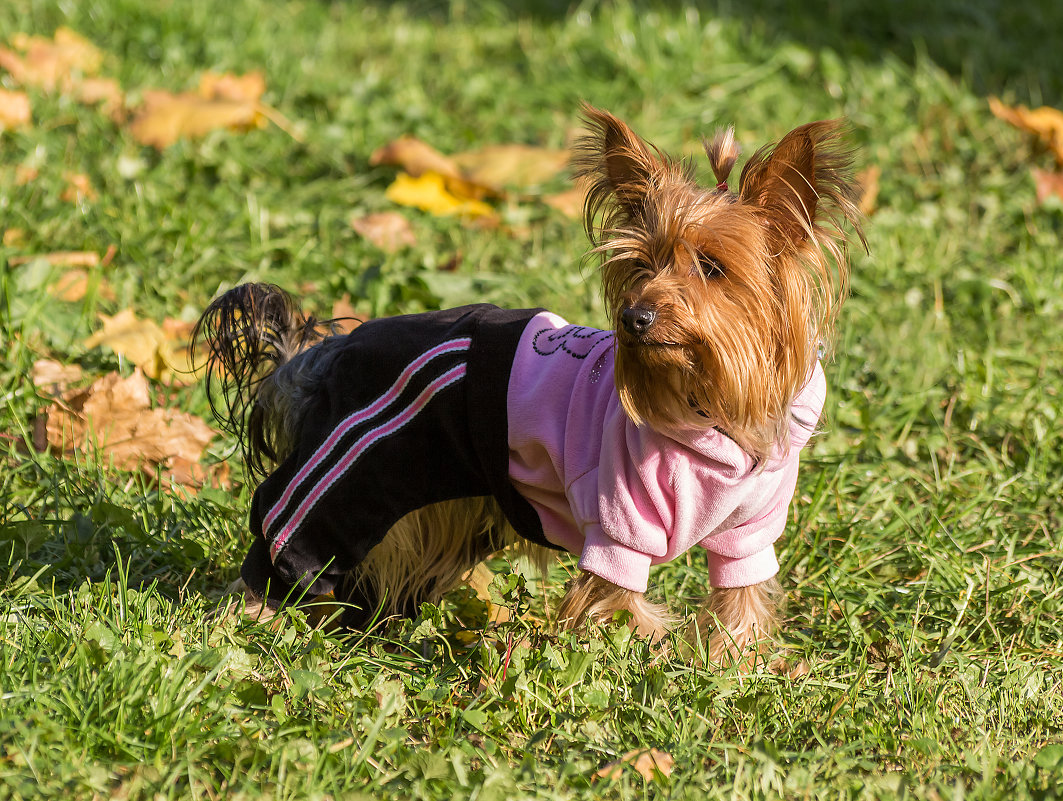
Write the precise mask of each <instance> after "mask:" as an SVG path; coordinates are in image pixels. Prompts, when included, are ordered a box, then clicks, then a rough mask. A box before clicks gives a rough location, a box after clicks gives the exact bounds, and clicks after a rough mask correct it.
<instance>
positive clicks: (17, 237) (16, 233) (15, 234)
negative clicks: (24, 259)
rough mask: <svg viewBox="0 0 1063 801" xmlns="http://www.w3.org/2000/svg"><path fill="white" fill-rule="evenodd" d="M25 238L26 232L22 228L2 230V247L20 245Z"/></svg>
mask: <svg viewBox="0 0 1063 801" xmlns="http://www.w3.org/2000/svg"><path fill="white" fill-rule="evenodd" d="M25 238H26V231H25V229H23V228H7V229H5V230H4V236H3V239H2V240H0V241H2V242H3V244H4V247H6V248H10V247H14V246H15V245H19V244H21V243H22V240H24V239H25Z"/></svg>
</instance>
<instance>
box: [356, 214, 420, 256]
mask: <svg viewBox="0 0 1063 801" xmlns="http://www.w3.org/2000/svg"><path fill="white" fill-rule="evenodd" d="M351 228H353V229H354V230H355V231H356V232H357V233H359V234H361V235H362V236H363V237H365V238H366V239H368V240H369V241H370V242H372V243H373V244H374V245H376V246H377V247H378V248H380V249H381V250H383V251H385V252H386V253H394V252H395V251H397V250H399V249H400V248H404V247H413V246H414V245H416V244H417V237H415V236H414V235H413V228H412V227H411V226H410V221H409V220H407V219H406V218H405V217H403V216H402V215H401V214H399V213H398V212H396V211H380V212H377V213H376V214H367V215H366V216H364V217H351Z"/></svg>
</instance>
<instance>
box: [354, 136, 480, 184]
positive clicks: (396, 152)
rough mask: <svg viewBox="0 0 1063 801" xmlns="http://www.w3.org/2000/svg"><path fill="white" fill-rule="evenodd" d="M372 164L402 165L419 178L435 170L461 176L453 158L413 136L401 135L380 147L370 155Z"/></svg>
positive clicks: (405, 169)
mask: <svg viewBox="0 0 1063 801" xmlns="http://www.w3.org/2000/svg"><path fill="white" fill-rule="evenodd" d="M369 164H370V166H373V167H376V166H377V165H380V164H388V165H390V166H393V167H401V168H402V170H403V172H406V173H408V174H409V175H412V176H413V177H414V178H417V177H419V176H421V175H423V174H424V173H426V172H434V173H437V174H438V175H442V176H445V177H447V178H460V177H461V172H460V171H459V170H458V165H457V164H455V163H454V161H453V159H450V158H447V157H446V156H444V155H443V154H442V153H440V152H439V151H438V150H436V149H435V148H434V147H432V146H431V145H429V144H427V143H426V142H422V141H421V140H420V139H417V138H415V137H413V136H401V137H399V138H398V139H396V140H395V141H394V142H389V143H388V144H386V145H384V146H383V147H379V148H377V149H376V150H374V151H373V153H372V155H370V156H369Z"/></svg>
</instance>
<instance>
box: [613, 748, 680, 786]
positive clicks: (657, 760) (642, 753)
mask: <svg viewBox="0 0 1063 801" xmlns="http://www.w3.org/2000/svg"><path fill="white" fill-rule="evenodd" d="M674 765H675V760H674V759H673V758H672V755H671V754H669V753H667V752H665V751H659V750H657V749H656V748H649V749H645V748H644V749H639V750H635V751H628V752H627V753H626V754H624V755H623V756H622V757H620V759H618V760H616V761H615V762H610V763H609V764H608V765H604V766H603V767H601V768H599V769H598V770H597V772H595V774H594V778H596V779H614V778H616V777H617V776H618V775H619V774H620V772H621V771H622V770H623V769H624V766H629V767H632V768H634V769H635V771H636V772H637V773H638V774H639V775H640V776H642V778H644V779H646V781H651V780H654V779H660V778H661V777H668V776H671V775H672V768H673V767H674Z"/></svg>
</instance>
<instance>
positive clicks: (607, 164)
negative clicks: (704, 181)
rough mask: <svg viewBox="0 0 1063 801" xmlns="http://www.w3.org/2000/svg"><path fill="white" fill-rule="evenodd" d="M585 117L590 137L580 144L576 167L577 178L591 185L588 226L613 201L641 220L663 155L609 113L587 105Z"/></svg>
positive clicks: (575, 161)
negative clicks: (640, 217) (638, 216)
mask: <svg viewBox="0 0 1063 801" xmlns="http://www.w3.org/2000/svg"><path fill="white" fill-rule="evenodd" d="M582 113H583V118H584V120H585V121H586V123H587V125H588V127H589V133H588V134H587V135H586V136H584V137H583V139H582V140H580V142H579V143H578V144H577V146H576V156H575V159H574V162H573V164H574V167H575V173H576V177H577V178H580V179H585V180H587V181H588V189H587V207H586V209H585V213H586V215H587V222H588V225H590V224H591V222H592V219H591V218H592V217H593V216H594V215H595V214H596V213H597V211H598V210H599V209H600V208H601V207H602V206H605V205H607V204H608V203H609V202H610V200H613V199H615V201H616V203H617V204H619V206H620V207H622V208H623V210H624V211H626V213H627V214H628V215H629V216H631V217H635V216H637V215H638V212H639V211H640V210H641V209H642V207H643V205H644V203H645V200H646V196H647V194H648V193H649V192H650V191H651V189H652V187H653V183H654V181H653V178H654V175H655V174H656V173H657V172H659V171H660V169H661V168H662V167H663V166H664V163H663V158H662V156H661V154H660V152H659V151H658V150H657V149H656V148H654V147H653V146H652V145H650V144H648V143H647V142H645V141H644V140H643V139H642V138H641V137H639V136H638V134H636V133H635V132H634V131H632V130H631V129H630V128H629V127H628V126H627V125H625V124H624V122H622V121H621V120H620V119H618V118H617V117H614V116H613V115H612V114H610V113H609V112H607V111H602V110H601V109H597V108H594V107H593V106H590V105H588V104H586V103H584V104H583V107H582Z"/></svg>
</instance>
